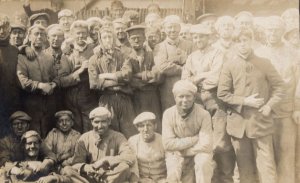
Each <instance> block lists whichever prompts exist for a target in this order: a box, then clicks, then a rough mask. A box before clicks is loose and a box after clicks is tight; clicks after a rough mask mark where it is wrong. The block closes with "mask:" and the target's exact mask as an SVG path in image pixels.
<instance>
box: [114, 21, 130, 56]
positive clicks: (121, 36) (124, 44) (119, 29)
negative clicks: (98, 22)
mask: <svg viewBox="0 0 300 183" xmlns="http://www.w3.org/2000/svg"><path fill="white" fill-rule="evenodd" d="M113 28H114V32H115V36H116V38H117V39H116V40H115V41H116V43H115V44H116V46H117V47H118V48H119V49H120V50H121V52H122V53H123V54H124V55H128V54H129V52H130V50H131V49H130V44H129V42H128V38H127V33H126V29H127V24H126V21H125V20H124V19H122V18H118V19H116V20H114V21H113Z"/></svg>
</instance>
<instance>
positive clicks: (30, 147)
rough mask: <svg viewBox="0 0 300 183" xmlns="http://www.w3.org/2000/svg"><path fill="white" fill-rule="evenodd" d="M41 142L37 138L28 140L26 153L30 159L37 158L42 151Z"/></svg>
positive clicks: (33, 137)
mask: <svg viewBox="0 0 300 183" xmlns="http://www.w3.org/2000/svg"><path fill="white" fill-rule="evenodd" d="M40 145H41V144H40V141H39V139H38V138H37V137H36V136H32V137H29V138H27V139H26V142H25V153H26V155H27V156H29V157H36V156H38V154H39V151H40Z"/></svg>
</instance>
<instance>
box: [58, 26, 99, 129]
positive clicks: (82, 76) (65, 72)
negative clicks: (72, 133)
mask: <svg viewBox="0 0 300 183" xmlns="http://www.w3.org/2000/svg"><path fill="white" fill-rule="evenodd" d="M71 33H72V36H73V37H74V50H73V53H72V54H71V55H70V56H69V62H68V64H67V67H62V71H61V72H60V73H61V76H60V83H59V86H60V87H62V88H66V91H65V100H64V102H65V106H66V107H67V109H69V110H70V111H72V112H73V114H74V119H75V122H74V129H75V130H77V131H78V132H81V133H82V132H87V131H89V130H91V129H92V126H91V124H90V122H89V118H88V115H89V113H90V111H91V110H92V109H93V108H95V107H96V106H97V104H98V97H97V93H96V92H95V91H93V90H90V84H89V76H88V64H89V59H90V57H91V56H92V55H93V46H92V45H90V44H88V43H87V37H88V24H87V23H86V22H85V21H83V20H77V21H75V22H73V24H72V26H71Z"/></svg>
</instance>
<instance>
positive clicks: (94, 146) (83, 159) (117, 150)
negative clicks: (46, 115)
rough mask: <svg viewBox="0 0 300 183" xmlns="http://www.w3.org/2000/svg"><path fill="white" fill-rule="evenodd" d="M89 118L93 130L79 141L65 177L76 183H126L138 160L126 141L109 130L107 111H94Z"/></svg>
mask: <svg viewBox="0 0 300 183" xmlns="http://www.w3.org/2000/svg"><path fill="white" fill-rule="evenodd" d="M89 118H90V119H91V123H92V126H93V130H91V131H89V132H86V133H84V134H83V135H82V136H81V137H80V138H79V139H78V141H77V145H76V147H75V154H74V156H73V166H72V167H66V168H64V169H63V172H64V173H63V175H65V176H66V177H71V179H72V181H73V182H84V183H85V182H88V183H96V182H107V183H121V182H126V181H127V180H128V179H129V175H130V172H129V167H130V166H132V165H133V164H134V160H135V157H134V153H133V152H132V150H131V149H130V147H129V144H128V142H127V140H126V138H125V137H124V136H123V135H122V134H121V133H119V132H116V131H113V130H111V129H109V125H110V123H111V119H112V115H111V113H110V112H109V111H108V110H107V109H106V108H104V107H97V108H95V109H94V110H92V111H91V112H90V115H89Z"/></svg>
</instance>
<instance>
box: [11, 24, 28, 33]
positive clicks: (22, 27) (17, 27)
mask: <svg viewBox="0 0 300 183" xmlns="http://www.w3.org/2000/svg"><path fill="white" fill-rule="evenodd" d="M10 27H11V29H21V30H23V31H26V26H25V25H23V24H22V23H21V22H12V23H11V24H10Z"/></svg>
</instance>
